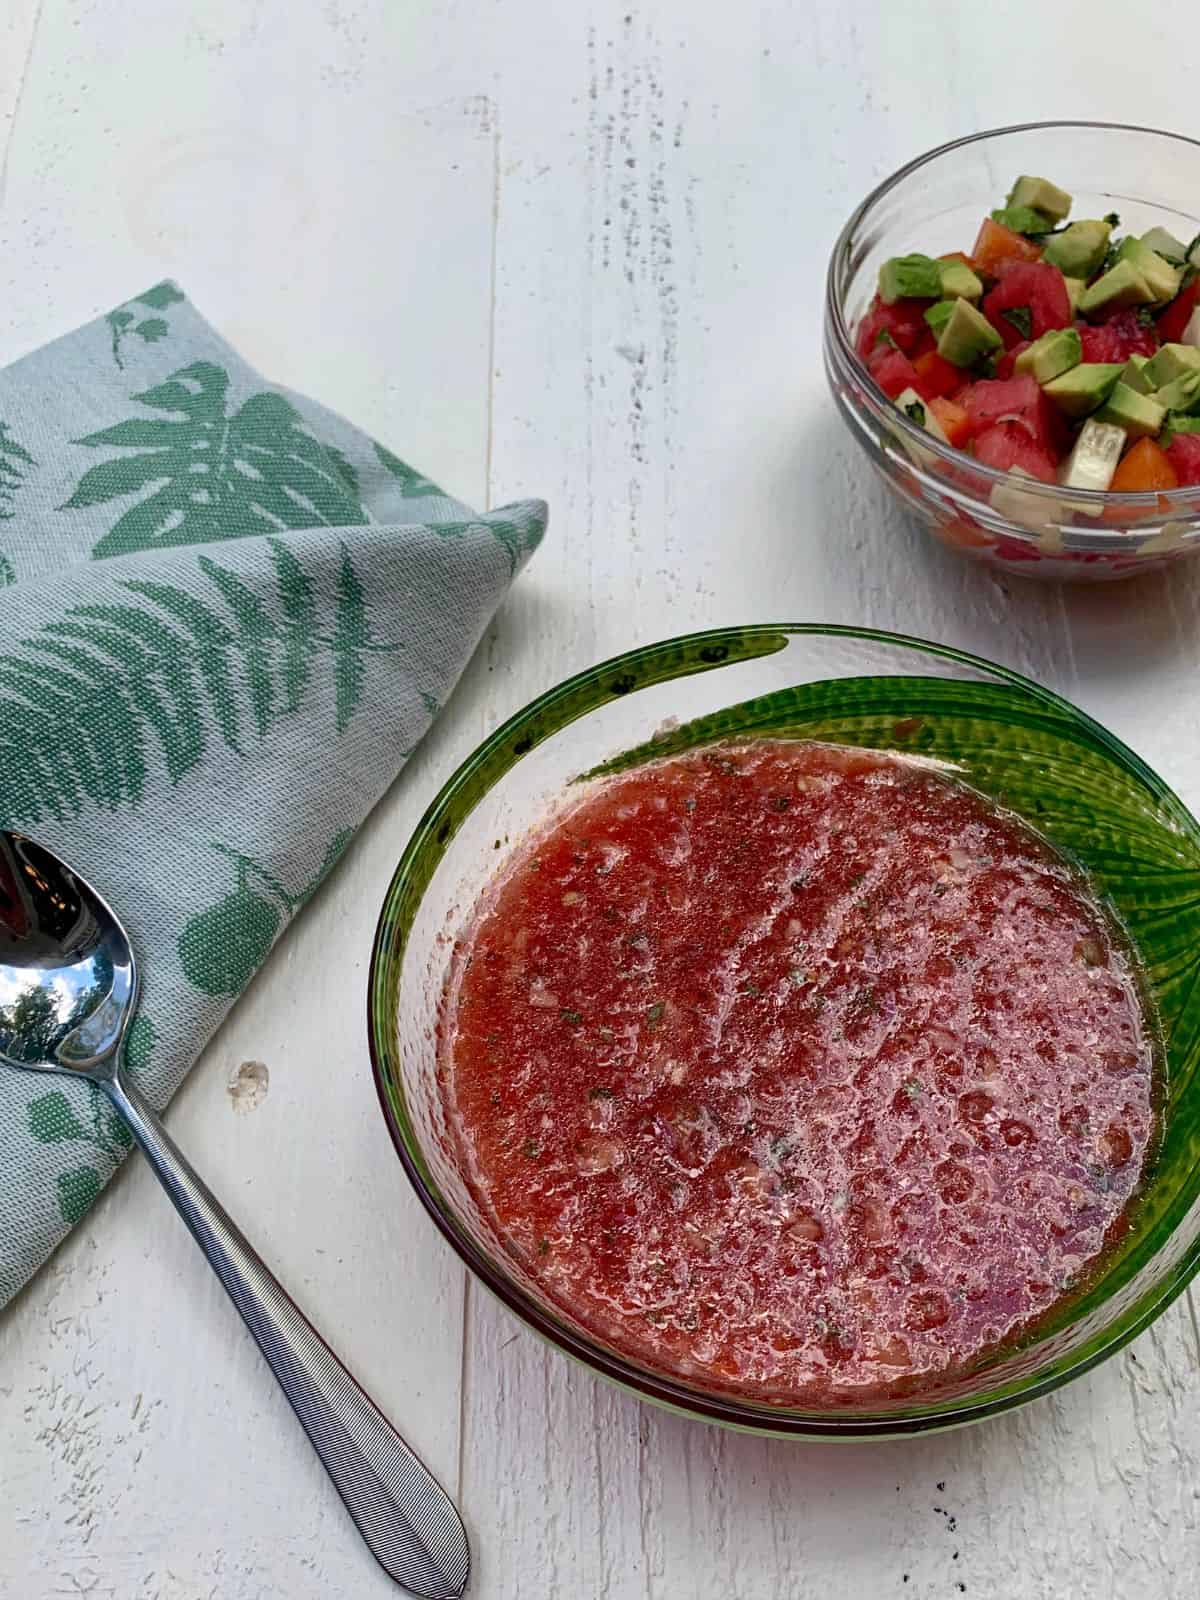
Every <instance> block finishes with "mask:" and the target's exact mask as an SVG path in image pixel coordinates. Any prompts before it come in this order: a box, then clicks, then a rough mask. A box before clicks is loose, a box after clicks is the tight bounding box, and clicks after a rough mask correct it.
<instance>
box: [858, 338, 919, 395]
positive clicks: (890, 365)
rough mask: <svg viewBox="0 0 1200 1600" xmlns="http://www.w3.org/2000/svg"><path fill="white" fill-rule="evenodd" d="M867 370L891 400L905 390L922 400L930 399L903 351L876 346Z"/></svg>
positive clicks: (886, 346) (917, 373) (889, 346)
mask: <svg viewBox="0 0 1200 1600" xmlns="http://www.w3.org/2000/svg"><path fill="white" fill-rule="evenodd" d="M867 368H868V370H869V371H870V374H871V376H872V377H873V378H874V379H875V382H876V383H877V384H878V385H879V387H880V388H881V389H882V390H883V392H884V394H886V395H888V396H889V397H890V398H891V399H892V400H894V399H895V398H896V396H897V395H898V394H903V393H904V391H905V389H915V390H916V391H917V393H918V394H919V395H920V396H921V397H922V399H925V400H929V399H931V398H932V396H931V395H928V394H926V393H925V389H924V386H923V385H922V382H921V374H920V373H919V372H918V371H917V369H916V367H914V366H913V364H912V362H911V361H910V360H909V359H908V357H907V356H906V355H905V354H904V352H903V350H894V349H893V348H892V347H891V345H882V344H881V345H876V347H875V353H874V354H873V355H871V356H869V357H868V359H867Z"/></svg>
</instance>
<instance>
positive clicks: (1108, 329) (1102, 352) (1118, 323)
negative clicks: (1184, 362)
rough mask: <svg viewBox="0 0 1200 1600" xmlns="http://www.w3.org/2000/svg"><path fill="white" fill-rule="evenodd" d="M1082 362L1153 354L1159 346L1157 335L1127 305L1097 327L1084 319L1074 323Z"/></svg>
mask: <svg viewBox="0 0 1200 1600" xmlns="http://www.w3.org/2000/svg"><path fill="white" fill-rule="evenodd" d="M1075 326H1076V328H1077V329H1078V332H1079V342H1080V344H1081V345H1082V346H1083V359H1084V360H1085V361H1128V360H1129V358H1130V356H1152V355H1153V354H1154V352H1155V351H1156V350H1157V349H1158V334H1157V332H1156V331H1155V329H1154V328H1153V327H1148V326H1147V325H1146V324H1145V323H1143V322H1140V321H1139V320H1138V314H1137V312H1136V311H1130V310H1129V309H1128V308H1126V309H1125V310H1124V311H1118V312H1115V313H1114V314H1113V316H1111V317H1110V318H1109V319H1108V321H1107V322H1102V323H1101V324H1100V325H1099V326H1098V327H1094V328H1092V327H1089V326H1088V324H1087V323H1086V322H1077V323H1076V324H1075Z"/></svg>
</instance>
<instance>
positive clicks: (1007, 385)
mask: <svg viewBox="0 0 1200 1600" xmlns="http://www.w3.org/2000/svg"><path fill="white" fill-rule="evenodd" d="M965 404H966V408H967V414H968V415H969V417H970V419H971V432H972V433H973V434H979V433H982V432H983V430H984V429H985V428H990V427H991V425H992V424H993V423H994V422H1000V421H1013V420H1015V421H1017V422H1019V423H1020V424H1021V425H1022V427H1024V429H1025V431H1026V432H1027V433H1028V434H1029V436H1030V438H1031V439H1032V440H1033V442H1034V443H1035V444H1037V445H1038V446H1040V447H1041V448H1042V449H1044V450H1046V451H1048V452H1051V453H1053V452H1054V451H1055V450H1056V449H1057V448H1058V442H1059V440H1060V439H1061V437H1062V422H1061V420H1060V418H1059V417H1058V415H1057V413H1056V411H1055V408H1054V403H1053V401H1050V400H1047V398H1046V396H1045V395H1044V394H1043V393H1042V390H1041V387H1040V385H1039V384H1038V381H1037V379H1036V378H1033V377H1031V376H1030V375H1029V373H1022V374H1021V375H1020V376H1018V377H1015V378H981V379H980V380H979V382H978V383H973V384H972V385H971V387H970V389H969V390H968V391H967V395H966V401H965Z"/></svg>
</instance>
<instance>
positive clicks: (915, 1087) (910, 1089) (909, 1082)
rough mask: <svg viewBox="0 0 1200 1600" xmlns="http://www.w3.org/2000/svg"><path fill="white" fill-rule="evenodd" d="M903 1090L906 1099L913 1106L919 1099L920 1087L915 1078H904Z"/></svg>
mask: <svg viewBox="0 0 1200 1600" xmlns="http://www.w3.org/2000/svg"><path fill="white" fill-rule="evenodd" d="M903 1088H904V1094H905V1097H906V1099H908V1100H910V1101H912V1102H913V1103H914V1104H915V1103H916V1102H917V1101H918V1100H919V1099H920V1098H921V1085H920V1084H919V1083H918V1082H917V1080H916V1079H915V1078H906V1079H905V1081H904V1085H903Z"/></svg>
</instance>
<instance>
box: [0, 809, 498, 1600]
mask: <svg viewBox="0 0 1200 1600" xmlns="http://www.w3.org/2000/svg"><path fill="white" fill-rule="evenodd" d="M137 988H138V977H137V965H136V963H135V961H134V957H133V951H132V949H131V947H130V943H129V938H128V935H127V934H126V932H125V930H124V928H122V926H121V924H120V923H119V922H118V921H117V919H116V917H115V916H114V915H113V913H112V911H111V910H110V909H109V907H108V906H107V905H106V904H105V903H104V901H103V900H102V899H101V897H100V896H99V895H98V894H97V893H96V891H95V890H94V889H93V888H92V887H91V886H90V885H89V884H87V883H85V882H84V880H83V879H82V878H80V877H79V876H77V874H75V873H74V872H72V871H71V869H70V868H69V867H68V866H66V865H65V864H64V863H63V862H62V861H60V860H59V859H58V858H57V857H56V856H54V855H52V854H51V852H50V851H49V850H47V849H46V848H45V847H44V846H42V845H39V844H35V843H34V841H33V840H32V839H27V838H25V837H23V836H22V835H21V834H16V833H5V832H2V831H0V1063H2V1064H4V1065H7V1066H13V1067H22V1068H25V1069H26V1070H28V1071H33V1072H58V1073H64V1074H67V1075H68V1076H72V1077H77V1078H87V1079H89V1080H90V1081H91V1082H92V1083H95V1084H97V1085H99V1087H100V1088H101V1089H103V1091H104V1092H105V1094H106V1095H107V1096H108V1097H109V1099H110V1100H111V1101H112V1103H113V1105H114V1106H115V1107H116V1109H117V1111H118V1112H119V1113H120V1115H121V1116H122V1117H123V1118H124V1120H125V1121H126V1122H127V1123H128V1124H129V1128H130V1131H131V1132H132V1133H133V1136H134V1138H135V1139H136V1140H137V1142H138V1144H139V1145H140V1146H141V1147H142V1150H143V1151H144V1152H145V1155H146V1159H147V1160H148V1161H149V1163H150V1165H151V1167H153V1169H154V1171H155V1173H156V1174H157V1176H158V1178H159V1181H160V1182H161V1183H162V1185H163V1188H164V1189H166V1191H167V1193H168V1194H169V1195H170V1196H171V1199H172V1200H173V1201H174V1202H175V1206H176V1208H177V1210H178V1211H179V1214H180V1216H181V1217H182V1218H183V1220H184V1221H185V1222H186V1223H187V1225H188V1227H189V1228H190V1229H191V1231H192V1234H193V1235H194V1237H195V1239H196V1242H197V1244H199V1246H200V1248H201V1250H203V1251H204V1254H205V1255H206V1256H207V1257H208V1260H209V1263H210V1264H211V1266H212V1268H213V1271H214V1272H215V1273H216V1274H217V1277H218V1278H220V1280H221V1282H222V1283H223V1284H224V1285H225V1288H226V1290H227V1292H228V1294H229V1297H230V1299H231V1300H232V1301H233V1303H234V1305H235V1306H236V1307H237V1308H238V1310H239V1311H240V1312H241V1314H242V1318H243V1320H244V1322H245V1324H246V1326H247V1327H248V1328H249V1329H250V1332H251V1333H252V1334H253V1336H254V1339H255V1342H256V1343H257V1345H258V1347H259V1349H260V1350H261V1351H262V1353H263V1355H264V1356H265V1357H266V1360H267V1364H268V1366H269V1367H270V1368H271V1371H272V1372H273V1373H274V1374H275V1376H276V1377H277V1378H278V1380H279V1383H280V1387H281V1388H282V1389H283V1392H284V1394H285V1395H287V1397H288V1400H289V1401H290V1402H291V1406H292V1409H293V1410H294V1411H295V1413H296V1415H297V1416H298V1417H299V1419H300V1425H301V1427H302V1428H303V1429H304V1431H305V1433H307V1434H308V1437H309V1439H310V1440H311V1441H312V1444H313V1448H314V1449H315V1450H316V1452H317V1454H318V1455H319V1456H320V1458H321V1460H322V1462H323V1463H324V1465H325V1470H326V1471H327V1472H328V1474H329V1476H330V1477H331V1478H332V1479H333V1484H334V1487H335V1488H336V1490H337V1492H338V1493H339V1494H340V1495H341V1497H342V1500H343V1501H344V1503H345V1506H346V1509H347V1510H348V1511H349V1513H350V1515H351V1516H352V1517H353V1518H354V1521H355V1523H356V1524H357V1526H358V1530H359V1532H360V1533H361V1534H362V1536H363V1538H364V1539H365V1540H366V1542H367V1544H368V1545H369V1546H370V1548H371V1552H372V1554H373V1555H374V1556H375V1558H376V1560H377V1561H378V1562H379V1564H380V1566H382V1567H383V1569H384V1571H385V1572H387V1573H388V1574H389V1576H390V1577H392V1578H394V1579H395V1580H396V1582H397V1583H399V1584H401V1585H403V1586H404V1587H405V1588H406V1589H408V1590H409V1591H410V1592H411V1593H413V1594H415V1595H421V1596H423V1597H425V1600H458V1596H460V1595H461V1594H462V1592H463V1590H464V1589H465V1588H466V1586H467V1579H468V1577H469V1575H470V1569H471V1553H470V1549H469V1547H468V1545H467V1535H466V1531H465V1530H464V1528H463V1525H462V1520H461V1518H460V1517H459V1515H458V1512H457V1511H456V1510H455V1508H454V1506H453V1504H452V1503H451V1501H450V1500H449V1498H448V1497H447V1495H446V1494H445V1492H444V1490H443V1489H442V1488H441V1486H440V1485H439V1484H438V1483H437V1481H436V1480H435V1479H434V1478H433V1477H432V1475H431V1474H430V1473H429V1472H428V1471H427V1470H426V1468H425V1467H424V1466H423V1465H422V1463H421V1462H420V1461H419V1460H418V1459H417V1457H416V1456H415V1455H414V1454H413V1452H412V1451H411V1450H410V1449H409V1447H408V1446H407V1445H406V1444H405V1442H404V1440H403V1439H401V1437H400V1435H399V1434H398V1433H397V1432H396V1430H395V1429H394V1428H393V1427H392V1425H391V1423H390V1422H388V1420H387V1418H386V1417H384V1416H383V1415H382V1413H381V1412H380V1411H379V1410H378V1409H377V1408H376V1407H375V1405H374V1404H373V1403H372V1402H371V1401H370V1400H369V1399H368V1398H367V1396H366V1395H365V1394H364V1393H363V1391H362V1390H361V1389H360V1388H359V1386H358V1384H357V1383H356V1382H355V1381H354V1379H353V1378H352V1377H351V1376H350V1374H349V1373H348V1372H347V1371H346V1369H345V1367H343V1366H342V1364H341V1362H340V1361H339V1360H338V1359H337V1357H336V1356H335V1355H334V1354H333V1352H332V1350H330V1348H329V1346H328V1345H327V1344H326V1343H325V1341H324V1340H323V1339H322V1338H321V1336H320V1334H319V1333H318V1332H317V1331H316V1329H315V1328H314V1327H313V1326H312V1325H311V1324H310V1323H309V1322H307V1321H306V1320H305V1319H304V1317H302V1316H301V1315H300V1312H299V1311H298V1310H297V1309H296V1307H295V1306H294V1305H293V1304H292V1302H291V1300H290V1299H289V1298H288V1296H287V1295H286V1294H285V1293H284V1291H283V1289H282V1288H281V1287H280V1285H279V1284H278V1283H277V1282H276V1281H275V1279H274V1278H273V1277H272V1276H271V1274H270V1273H269V1272H268V1271H267V1269H266V1267H265V1266H264V1265H263V1263H262V1262H261V1261H260V1260H259V1258H258V1256H257V1255H256V1254H255V1253H254V1251H253V1250H252V1249H251V1248H250V1245H249V1244H248V1243H247V1242H246V1240H245V1239H244V1238H243V1237H242V1235H241V1234H240V1233H239V1232H238V1230H237V1228H236V1227H235V1226H234V1225H233V1223H232V1222H231V1221H230V1219H229V1217H228V1216H227V1215H226V1213H225V1212H224V1211H223V1210H222V1208H221V1206H220V1205H219V1204H218V1203H217V1201H216V1199H215V1198H214V1197H213V1195H212V1194H210V1193H209V1191H208V1189H206V1188H205V1186H204V1184H203V1183H202V1182H201V1181H200V1179H199V1178H198V1177H197V1176H196V1174H195V1173H194V1172H193V1171H192V1169H191V1167H190V1166H189V1165H188V1163H187V1161H186V1160H185V1159H184V1157H183V1156H182V1155H181V1153H180V1152H179V1150H178V1148H177V1147H176V1146H175V1144H174V1142H173V1141H172V1139H171V1137H170V1135H169V1134H168V1133H167V1131H166V1129H165V1128H164V1127H163V1125H162V1123H161V1122H160V1121H159V1119H158V1117H157V1116H156V1115H155V1112H154V1110H153V1108H152V1107H151V1106H150V1105H149V1104H148V1102H147V1101H146V1100H144V1099H143V1097H142V1095H141V1093H140V1091H139V1090H138V1089H137V1087H136V1085H134V1084H133V1083H131V1082H130V1081H129V1080H128V1079H127V1078H126V1077H125V1075H124V1073H123V1071H122V1066H121V1054H122V1050H121V1047H122V1044H123V1043H124V1039H125V1032H126V1029H127V1028H128V1026H129V1022H130V1020H131V1018H132V1016H133V1012H134V1008H135V1005H136V1002H137Z"/></svg>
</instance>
